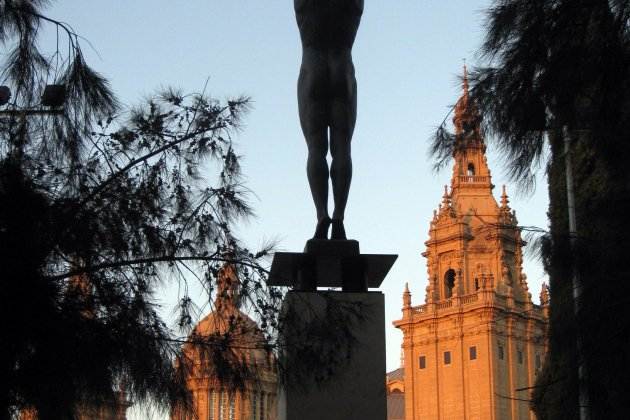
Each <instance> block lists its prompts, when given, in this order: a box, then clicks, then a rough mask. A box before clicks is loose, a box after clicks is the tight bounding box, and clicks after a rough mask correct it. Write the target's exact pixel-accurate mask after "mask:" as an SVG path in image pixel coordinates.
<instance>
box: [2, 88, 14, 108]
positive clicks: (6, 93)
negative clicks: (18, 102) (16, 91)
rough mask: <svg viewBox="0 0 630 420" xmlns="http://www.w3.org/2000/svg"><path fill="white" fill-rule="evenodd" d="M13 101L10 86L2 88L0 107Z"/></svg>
mask: <svg viewBox="0 0 630 420" xmlns="http://www.w3.org/2000/svg"><path fill="white" fill-rule="evenodd" d="M9 99H11V89H9V87H8V86H0V106H2V105H6V104H7V102H9Z"/></svg>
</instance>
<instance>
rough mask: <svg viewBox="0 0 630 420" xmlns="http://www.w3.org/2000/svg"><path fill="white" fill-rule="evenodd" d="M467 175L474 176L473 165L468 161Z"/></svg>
mask: <svg viewBox="0 0 630 420" xmlns="http://www.w3.org/2000/svg"><path fill="white" fill-rule="evenodd" d="M467 175H468V176H475V165H473V164H472V162H469V163H468V172H467Z"/></svg>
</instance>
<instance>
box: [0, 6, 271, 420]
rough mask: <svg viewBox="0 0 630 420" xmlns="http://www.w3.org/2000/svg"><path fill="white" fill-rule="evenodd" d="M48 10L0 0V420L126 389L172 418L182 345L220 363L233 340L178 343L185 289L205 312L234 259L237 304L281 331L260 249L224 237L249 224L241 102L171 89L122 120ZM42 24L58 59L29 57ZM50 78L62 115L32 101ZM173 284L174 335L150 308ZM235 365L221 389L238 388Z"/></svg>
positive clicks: (67, 412)
mask: <svg viewBox="0 0 630 420" xmlns="http://www.w3.org/2000/svg"><path fill="white" fill-rule="evenodd" d="M46 4H47V2H46V1H32V0H31V1H26V0H0V45H1V46H2V47H3V48H6V54H3V57H4V58H3V61H2V62H1V63H0V84H2V85H7V86H9V87H10V88H11V91H12V93H13V96H12V98H11V101H10V102H9V104H8V105H7V106H5V107H3V109H2V110H0V111H2V113H0V267H2V268H1V278H2V287H1V288H0V319H2V320H3V323H4V326H5V327H3V329H2V332H0V343H2V347H3V349H2V352H0V354H1V356H0V377H1V378H2V380H1V381H0V418H10V416H13V415H16V414H17V413H18V412H19V411H20V410H24V409H35V411H36V412H37V415H38V418H39V419H41V420H46V419H73V418H76V416H77V413H78V412H79V411H80V408H81V407H85V406H86V405H87V406H98V405H99V404H102V403H104V402H107V401H113V400H115V399H116V398H117V397H118V396H119V392H120V391H122V390H124V391H125V392H126V395H127V397H128V398H130V399H131V400H132V401H134V402H135V403H138V404H142V403H145V402H151V403H153V404H156V405H157V407H158V408H159V409H162V410H165V411H168V410H169V409H170V407H172V406H174V405H175V404H177V403H179V402H181V401H182V400H186V398H189V397H190V396H189V395H188V394H187V393H186V390H185V385H186V384H185V376H184V375H183V374H182V371H181V369H177V368H176V366H175V364H174V362H175V360H176V359H177V357H178V356H179V355H180V354H181V348H182V344H184V343H192V344H194V345H198V346H202V347H203V348H204V349H205V351H206V352H208V353H210V354H211V356H212V357H214V358H215V359H216V360H219V361H223V362H225V361H226V360H227V361H228V362H229V360H230V358H229V355H230V354H231V353H230V352H226V351H225V348H226V346H227V347H229V346H230V343H234V342H236V341H237V340H236V339H234V338H233V337H231V336H225V337H221V340H219V339H215V338H213V337H210V338H207V339H205V340H200V339H198V338H195V337H193V339H189V338H187V335H188V332H189V331H190V330H191V327H192V325H193V324H194V322H195V321H196V317H195V312H198V311H197V310H196V309H195V307H194V305H193V304H192V300H191V298H190V297H189V294H188V291H189V290H190V287H191V285H190V282H191V281H195V282H198V283H199V284H200V285H201V286H202V287H203V288H204V289H205V290H206V292H207V295H208V302H212V298H211V296H213V295H216V290H215V286H214V285H215V278H216V276H217V273H218V272H219V270H220V268H221V267H223V266H224V265H225V264H226V263H229V264H234V265H235V266H237V267H238V271H239V276H240V278H241V289H240V300H241V302H242V305H244V306H246V307H248V308H249V309H250V310H251V311H252V312H255V313H256V314H257V316H258V318H259V319H260V320H261V321H262V322H263V323H265V325H272V326H275V325H276V322H275V321H274V319H276V316H277V309H276V308H277V307H278V305H279V302H280V298H281V294H280V293H279V292H278V291H274V290H269V289H268V288H267V287H266V286H265V283H264V279H265V277H266V274H267V273H266V270H265V268H264V265H265V261H264V259H265V257H266V256H267V255H268V253H269V250H270V247H269V246H263V249H262V250H260V251H258V252H250V251H249V250H248V249H247V248H245V247H244V246H243V245H242V244H241V243H240V242H239V241H238V239H237V238H235V237H234V235H233V234H232V229H233V227H234V225H235V224H236V223H238V222H239V221H242V220H244V219H246V218H247V217H250V216H251V215H252V213H253V212H252V209H251V207H250V206H249V204H248V202H247V196H248V190H247V189H246V187H245V186H244V185H243V183H242V180H241V168H240V165H239V160H240V158H239V156H238V154H237V152H236V151H235V149H234V146H233V142H232V136H233V134H234V133H235V132H236V131H238V130H239V129H240V127H241V121H242V118H243V116H244V114H245V113H246V112H247V110H248V108H249V104H250V102H249V99H248V98H247V97H237V98H234V99H230V100H227V101H218V100H216V99H213V98H211V97H209V96H207V95H206V94H204V93H198V94H187V95H185V94H182V93H181V92H178V91H176V90H173V89H167V90H165V91H162V92H158V93H157V94H155V95H152V96H151V97H149V98H148V99H147V100H146V101H144V102H143V103H142V104H140V105H138V106H136V107H134V108H131V109H125V108H123V107H122V106H121V105H120V104H119V103H118V102H117V100H116V98H115V96H114V94H113V92H112V90H111V89H110V87H109V84H108V82H107V80H106V79H105V78H103V77H102V76H101V75H99V74H98V73H97V72H96V71H94V70H93V69H91V68H90V67H89V66H88V65H87V63H86V61H85V59H84V56H83V54H82V51H81V48H80V43H79V37H78V35H76V34H75V33H74V32H73V31H72V29H71V28H70V27H69V26H68V25H67V24H64V23H61V22H59V21H55V20H53V19H50V18H48V17H46V16H44V15H43V14H42V12H41V8H42V7H44V6H45V5H46ZM43 25H53V27H56V28H57V29H58V31H59V33H61V34H62V35H63V37H65V38H64V39H65V40H66V41H67V44H68V46H69V48H68V52H67V54H66V53H65V52H63V53H62V52H60V50H57V51H56V52H55V53H54V54H44V53H42V52H41V51H40V50H39V48H38V44H37V42H36V41H37V34H38V32H39V31H40V30H41V27H42V26H43ZM51 83H53V84H59V85H63V86H65V99H66V101H65V104H64V106H63V107H62V108H45V107H43V106H42V105H41V103H40V97H41V95H42V93H43V91H44V86H45V85H46V84H51ZM33 109H36V110H39V111H42V110H44V111H49V112H45V113H39V114H37V115H33V114H31V113H29V111H30V110H33ZM169 283H170V284H172V283H176V284H178V285H179V286H180V291H181V292H180V298H181V300H180V302H179V305H178V308H177V309H178V311H179V327H180V328H179V329H178V330H174V329H172V328H170V327H169V326H168V325H167V324H166V322H165V320H164V319H163V318H162V316H161V314H160V306H159V304H158V297H159V292H160V291H162V290H163V286H164V285H165V284H169ZM264 331H265V334H266V337H268V336H270V335H271V334H273V332H274V331H275V330H274V328H273V327H271V326H270V327H268V328H265V329H264ZM257 345H259V344H257ZM219 364H220V363H219ZM239 368H243V367H242V366H240V367H239V366H237V367H236V368H235V367H234V366H232V368H231V369H227V370H224V372H225V374H224V376H225V378H223V379H225V380H226V381H228V380H229V379H230V378H231V379H233V381H232V382H234V383H236V384H238V383H239V377H236V380H234V377H235V373H234V372H237V373H239V374H240V375H244V373H243V372H242V371H239V370H238V369H239ZM243 369H244V368H243ZM245 373H246V372H245ZM220 379H221V378H220ZM226 383H227V382H226Z"/></svg>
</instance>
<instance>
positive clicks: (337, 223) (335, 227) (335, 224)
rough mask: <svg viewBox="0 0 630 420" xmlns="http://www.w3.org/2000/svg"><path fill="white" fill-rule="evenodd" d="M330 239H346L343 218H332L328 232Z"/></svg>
mask: <svg viewBox="0 0 630 420" xmlns="http://www.w3.org/2000/svg"><path fill="white" fill-rule="evenodd" d="M330 239H341V240H344V241H345V240H346V239H347V238H346V229H344V227H343V220H341V219H332V232H331V234H330Z"/></svg>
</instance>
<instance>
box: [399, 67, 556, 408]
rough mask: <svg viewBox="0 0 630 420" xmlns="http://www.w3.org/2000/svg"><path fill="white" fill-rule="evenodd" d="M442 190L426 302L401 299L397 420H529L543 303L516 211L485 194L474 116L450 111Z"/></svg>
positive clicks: (482, 148) (429, 246)
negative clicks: (536, 295) (451, 140)
mask: <svg viewBox="0 0 630 420" xmlns="http://www.w3.org/2000/svg"><path fill="white" fill-rule="evenodd" d="M453 123H454V125H455V135H456V144H455V149H454V152H453V160H454V165H453V174H452V178H451V185H450V189H449V188H448V187H447V186H445V189H444V196H443V197H442V202H441V204H440V205H439V208H438V210H436V211H435V212H434V216H433V219H432V220H431V222H430V226H429V239H428V240H427V241H426V242H425V245H426V251H425V252H424V253H423V254H422V255H423V256H424V257H425V258H426V261H427V273H428V280H429V285H428V286H427V288H426V296H425V304H423V305H419V306H412V304H411V294H410V292H409V290H408V289H407V288H405V292H404V293H403V307H402V319H400V320H398V321H395V322H394V325H395V326H396V327H397V328H400V329H401V330H402V332H403V352H404V393H405V419H406V420H417V419H423V420H424V419H501V420H503V419H534V418H535V417H534V415H533V413H532V412H531V411H530V410H529V403H528V399H529V398H530V393H531V388H530V387H531V386H533V385H534V381H535V378H536V375H537V372H538V370H539V369H540V367H541V364H542V361H543V359H544V354H545V351H546V339H545V334H546V328H547V310H546V306H547V305H548V299H545V300H544V301H543V306H539V305H535V304H533V303H532V299H531V294H530V293H529V291H528V287H527V277H526V276H525V273H523V271H522V261H523V256H522V247H523V246H524V245H525V242H524V241H523V240H522V239H521V233H520V230H519V229H518V225H517V220H516V214H515V212H514V211H513V210H512V209H511V208H510V206H509V200H508V196H507V193H506V191H505V187H503V191H502V195H501V201H500V203H497V201H496V200H495V198H494V197H493V195H492V189H493V187H494V186H493V185H492V182H491V180H492V178H491V175H490V170H489V168H488V164H487V161H486V154H485V152H486V145H485V143H484V139H483V135H482V132H481V127H480V117H479V113H478V111H477V109H476V108H475V106H474V104H473V103H472V102H471V100H470V99H469V95H468V80H467V76H466V69H465V68H464V82H463V95H462V96H461V98H460V99H459V100H458V101H457V104H456V106H455V116H454V118H453Z"/></svg>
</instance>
